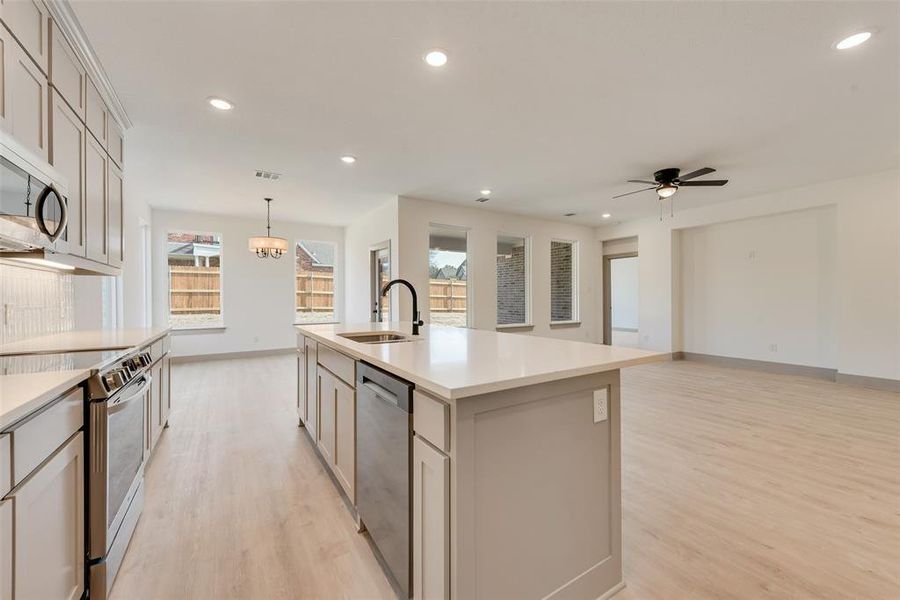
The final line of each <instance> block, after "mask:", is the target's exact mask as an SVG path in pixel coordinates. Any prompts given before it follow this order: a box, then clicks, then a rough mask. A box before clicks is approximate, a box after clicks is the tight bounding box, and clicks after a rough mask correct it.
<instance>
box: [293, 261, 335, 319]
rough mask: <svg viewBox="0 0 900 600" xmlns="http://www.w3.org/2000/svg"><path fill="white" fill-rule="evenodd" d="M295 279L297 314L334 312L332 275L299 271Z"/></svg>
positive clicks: (323, 272) (321, 272) (322, 272)
mask: <svg viewBox="0 0 900 600" xmlns="http://www.w3.org/2000/svg"><path fill="white" fill-rule="evenodd" d="M296 279H297V281H296V285H295V286H294V289H295V290H296V295H297V297H296V302H297V304H296V306H297V312H332V311H334V273H329V272H325V271H299V272H297V277H296Z"/></svg>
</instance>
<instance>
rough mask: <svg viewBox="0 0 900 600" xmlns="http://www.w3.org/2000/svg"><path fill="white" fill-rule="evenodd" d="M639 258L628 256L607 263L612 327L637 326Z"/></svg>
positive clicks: (626, 327)
mask: <svg viewBox="0 0 900 600" xmlns="http://www.w3.org/2000/svg"><path fill="white" fill-rule="evenodd" d="M639 260H640V259H639V258H638V257H637V256H630V257H627V258H616V259H613V260H611V261H610V263H609V271H610V275H609V277H610V296H611V302H610V304H612V326H613V328H617V327H618V328H622V329H637V328H638V298H639V295H638V266H639V264H640V263H639Z"/></svg>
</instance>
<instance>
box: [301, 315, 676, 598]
mask: <svg viewBox="0 0 900 600" xmlns="http://www.w3.org/2000/svg"><path fill="white" fill-rule="evenodd" d="M297 330H298V415H299V417H300V421H301V424H304V425H305V426H306V428H307V431H308V432H309V433H310V436H311V437H312V439H313V440H314V441H315V442H316V446H317V448H318V449H319V451H320V454H321V455H322V457H323V459H324V460H325V462H326V464H328V465H329V466H330V467H331V470H332V472H333V474H334V476H335V479H336V480H337V482H338V483H339V484H340V486H341V487H342V488H343V490H344V492H345V493H346V495H347V499H348V501H349V504H350V506H351V507H353V506H356V497H357V493H358V490H357V486H356V456H355V452H356V439H357V436H361V435H364V434H366V432H360V431H357V430H356V423H358V421H357V420H356V397H357V389H358V387H359V382H357V381H356V376H355V373H356V372H357V369H358V368H359V367H358V366H357V365H359V364H360V363H359V362H357V361H362V362H363V363H366V364H368V365H373V366H375V367H377V368H378V369H381V370H382V371H384V372H386V373H389V374H391V375H394V376H396V377H399V378H401V379H403V380H406V381H408V382H411V383H412V384H414V385H415V391H414V392H413V408H412V422H413V427H412V429H413V442H412V445H413V456H412V460H411V463H412V465H411V469H412V490H413V491H412V498H411V511H412V553H411V560H412V569H411V572H412V587H411V589H412V592H413V593H412V594H411V595H413V596H414V597H416V598H453V599H457V600H463V599H469V598H490V599H492V600H493V599H500V598H584V599H591V600H594V599H596V598H605V597H610V596H611V595H613V594H614V593H616V592H617V591H618V590H619V589H621V588H622V587H623V585H624V583H623V581H622V531H621V527H622V519H621V470H620V439H619V430H620V423H619V418H620V412H619V370H620V369H622V368H625V367H629V366H633V365H638V364H643V363H648V362H653V361H658V360H663V359H664V358H665V357H666V355H665V354H661V353H656V352H649V351H645V350H638V349H632V348H618V347H610V346H603V345H598V344H587V343H582V342H571V341H565V340H559V339H548V338H540V337H535V336H528V335H519V334H510V333H496V332H492V331H483V330H474V329H461V328H452V327H441V326H426V327H424V328H422V332H421V335H420V336H411V335H410V330H411V327H410V324H409V323H381V324H376V323H364V324H347V325H298V326H297ZM363 332H381V333H388V332H394V333H396V334H397V335H396V336H394V337H396V338H398V339H396V340H395V341H392V342H387V343H384V342H382V343H363V342H361V341H354V340H353V339H350V338H348V337H344V336H346V335H350V336H351V337H353V336H352V334H359V333H363ZM364 339H365V338H359V337H357V340H364ZM323 377H324V378H323ZM323 382H324V383H323ZM323 390H325V391H323ZM364 520H365V517H364V516H363V521H364ZM363 525H364V523H363Z"/></svg>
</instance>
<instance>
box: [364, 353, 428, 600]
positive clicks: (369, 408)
mask: <svg viewBox="0 0 900 600" xmlns="http://www.w3.org/2000/svg"><path fill="white" fill-rule="evenodd" d="M413 387H414V386H413V384H412V383H410V382H408V381H404V380H403V379H399V378H397V377H395V376H393V375H391V374H389V373H386V372H385V371H382V370H381V369H378V368H377V367H373V366H372V365H368V364H366V363H364V362H360V363H359V365H358V367H357V369H356V461H357V465H356V484H357V492H356V504H357V510H358V511H359V517H360V519H362V522H363V524H364V525H365V527H366V529H367V530H368V531H369V536H370V537H371V538H372V542H373V543H374V544H375V546H376V548H377V550H378V552H379V553H380V554H381V557H380V558H381V559H382V563H383V565H384V566H386V567H387V569H388V571H390V574H391V575H392V576H393V579H394V584H395V586H396V587H398V588H399V590H400V591H402V593H403V595H404V597H406V598H408V597H410V595H411V593H412V543H411V542H412V425H413V422H412V416H413V414H412V412H413V404H412V391H413Z"/></svg>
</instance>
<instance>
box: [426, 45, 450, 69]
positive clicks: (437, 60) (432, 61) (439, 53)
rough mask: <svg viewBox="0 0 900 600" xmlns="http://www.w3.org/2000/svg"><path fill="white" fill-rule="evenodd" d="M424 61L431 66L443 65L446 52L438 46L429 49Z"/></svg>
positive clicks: (445, 61) (445, 62) (445, 59)
mask: <svg viewBox="0 0 900 600" xmlns="http://www.w3.org/2000/svg"><path fill="white" fill-rule="evenodd" d="M425 62H427V63H428V64H429V65H431V66H432V67H443V66H444V65H446V64H447V53H446V52H444V51H443V50H441V49H440V48H435V49H434V50H429V51H428V54H426V55H425Z"/></svg>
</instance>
